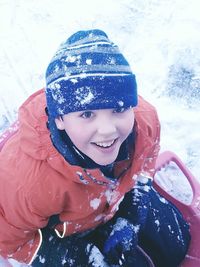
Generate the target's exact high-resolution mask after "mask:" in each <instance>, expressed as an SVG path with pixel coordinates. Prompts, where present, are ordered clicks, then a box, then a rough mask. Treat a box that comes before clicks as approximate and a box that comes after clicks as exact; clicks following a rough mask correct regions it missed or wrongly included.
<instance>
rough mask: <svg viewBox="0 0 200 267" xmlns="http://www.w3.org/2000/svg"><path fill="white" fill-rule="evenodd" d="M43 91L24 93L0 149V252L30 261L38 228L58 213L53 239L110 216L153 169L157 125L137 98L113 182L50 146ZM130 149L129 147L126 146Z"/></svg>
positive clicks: (150, 111)
mask: <svg viewBox="0 0 200 267" xmlns="http://www.w3.org/2000/svg"><path fill="white" fill-rule="evenodd" d="M45 106H46V100H45V94H44V90H40V91H38V92H36V93H35V94H33V95H32V96H30V97H29V98H28V99H27V101H26V102H25V103H24V104H23V105H22V106H21V108H20V110H19V129H18V131H17V133H16V134H15V135H13V136H12V137H11V138H10V139H9V140H8V141H7V142H6V144H5V145H4V147H3V149H2V151H1V152H0V255H2V256H4V257H12V258H14V259H16V260H18V261H21V262H25V263H30V262H31V261H32V260H33V258H34V255H35V254H36V253H37V250H38V249H39V247H40V244H41V241H42V237H41V231H40V230H39V229H41V228H43V227H45V226H46V225H47V223H48V219H49V217H50V216H51V215H53V214H60V221H61V222H63V223H62V224H60V225H58V226H57V227H56V232H57V234H58V236H59V237H63V236H68V235H71V234H72V233H76V232H81V231H85V230H87V229H90V228H94V227H96V226H97V225H99V224H101V223H104V222H106V221H107V220H109V219H110V218H112V216H113V215H114V214H115V212H116V210H117V207H118V205H119V203H120V202H121V200H122V198H123V196H124V194H125V193H126V192H127V191H129V190H130V189H131V188H133V186H134V181H135V177H136V176H137V174H138V173H140V172H143V171H144V172H148V173H149V174H150V175H152V174H153V172H154V165H155V161H156V157H157V154H158V151H159V136H160V124H159V121H158V118H157V113H156V111H155V109H154V108H153V107H152V106H151V105H150V104H149V103H147V102H146V101H145V100H143V99H142V98H139V104H138V107H136V108H135V110H134V112H135V128H136V133H137V137H136V144H135V150H134V151H133V149H132V157H131V159H129V160H124V161H121V162H118V163H117V164H116V166H115V170H114V171H115V174H116V175H120V174H122V175H121V176H120V178H119V179H118V180H117V181H116V182H113V181H111V180H110V179H107V178H106V177H105V176H104V175H103V174H102V172H101V171H100V170H99V169H92V170H91V169H90V170H87V169H83V168H81V167H79V166H71V165H70V164H69V163H68V162H66V160H65V159H64V158H63V156H62V155H61V154H59V153H58V151H57V150H56V149H55V147H54V146H53V145H52V142H51V139H50V133H49V131H48V129H47V127H46V122H47V116H46V114H45ZM130 149H131V148H130Z"/></svg>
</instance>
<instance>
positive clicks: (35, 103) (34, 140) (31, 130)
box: [18, 89, 57, 160]
mask: <svg viewBox="0 0 200 267" xmlns="http://www.w3.org/2000/svg"><path fill="white" fill-rule="evenodd" d="M45 107H46V99H45V94H44V90H43V89H42V90H40V91H37V92H36V93H35V94H33V95H31V96H30V97H29V98H28V99H27V100H26V101H25V102H24V103H23V104H22V106H21V107H20V109H19V132H18V135H19V139H20V140H19V144H20V148H21V149H22V151H24V152H25V153H26V154H27V155H29V156H31V157H32V158H34V159H37V160H44V159H46V158H47V157H49V156H50V155H51V154H52V153H53V154H57V150H56V149H55V148H54V147H53V145H52V143H51V138H50V133H49V130H48V129H47V120H48V117H47V115H46V113H45Z"/></svg>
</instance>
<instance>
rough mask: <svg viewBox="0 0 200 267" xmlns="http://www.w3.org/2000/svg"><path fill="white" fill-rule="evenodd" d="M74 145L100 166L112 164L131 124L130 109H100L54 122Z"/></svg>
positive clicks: (77, 113)
mask: <svg viewBox="0 0 200 267" xmlns="http://www.w3.org/2000/svg"><path fill="white" fill-rule="evenodd" d="M55 122H56V126H57V128H58V129H59V130H65V131H66V133H67V134H68V136H69V137H70V139H71V141H72V142H73V143H74V145H75V146H76V147H77V148H78V149H79V150H80V151H81V152H83V153H84V154H85V155H87V156H88V157H89V158H91V159H92V160H93V161H95V162H96V163H97V164H99V165H107V164H110V163H112V162H114V161H115V160H116V158H117V155H118V153H119V149H120V146H121V144H122V143H123V141H124V140H125V139H126V138H127V137H128V135H129V134H130V133H131V131H132V129H133V125H134V112H133V109H132V108H131V109H126V110H124V109H101V110H88V111H81V112H72V113H69V114H66V115H64V116H63V117H62V118H57V119H55Z"/></svg>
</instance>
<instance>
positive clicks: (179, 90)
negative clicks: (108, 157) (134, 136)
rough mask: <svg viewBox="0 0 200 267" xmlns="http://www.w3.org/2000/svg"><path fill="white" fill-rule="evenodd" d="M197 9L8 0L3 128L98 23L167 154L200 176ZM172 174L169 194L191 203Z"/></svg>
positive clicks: (0, 95) (1, 68) (181, 4)
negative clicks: (128, 70) (65, 49)
mask: <svg viewBox="0 0 200 267" xmlns="http://www.w3.org/2000/svg"><path fill="white" fill-rule="evenodd" d="M199 8H200V2H199V0H191V1H182V0H161V1H159V0H153V1H152V0H143V1H141V0H125V1H124V0H85V1H81V0H74V1H64V0H58V1H56V2H55V1H49V0H43V1H31V0H26V1H25V0H2V1H1V2H0V77H1V87H0V103H1V105H0V131H3V130H4V129H5V128H6V127H8V126H9V125H10V124H11V123H12V122H13V121H14V120H15V119H16V111H17V109H18V107H19V106H20V104H21V103H22V102H23V101H24V100H25V99H26V98H27V97H28V96H29V95H30V94H31V93H33V92H34V91H36V90H37V89H39V88H41V87H43V86H44V84H45V81H44V73H45V70H46V67H47V65H48V63H49V62H50V60H51V58H52V55H53V54H54V52H55V50H56V49H57V48H58V46H59V45H60V43H61V42H62V41H63V40H65V39H66V38H68V37H69V36H70V35H71V34H73V33H74V32H76V31H78V30H82V29H91V28H100V29H103V30H105V32H107V34H108V36H109V37H110V39H111V40H112V41H114V42H115V43H116V44H118V45H119V47H120V49H121V51H123V53H124V55H125V56H126V57H127V59H128V61H129V63H130V64H131V66H132V70H133V72H134V73H135V74H136V77H137V82H138V92H139V93H140V94H141V95H142V96H144V97H145V98H146V99H147V100H149V101H150V102H151V103H152V104H153V105H154V106H156V108H157V111H158V114H159V117H160V120H161V126H162V132H161V151H164V150H172V151H174V152H175V153H176V154H177V155H178V156H179V157H180V158H181V159H182V161H183V162H184V163H185V164H186V166H187V167H188V168H189V169H190V170H191V172H192V173H193V174H194V176H195V177H196V178H197V179H200V174H199V166H200V141H199V132H200V123H199V121H200V105H199V104H200V75H199V73H200V45H199V43H200V35H199V28H200V16H199ZM89 64H90V61H89V60H88V65H89ZM90 99H91V95H89V94H88V98H86V100H87V101H89V100H90ZM171 171H172V174H173V175H171ZM164 174H166V173H164ZM161 176H163V173H162V174H161ZM164 176H165V178H166V175H164ZM168 177H169V179H168V180H167V179H164V182H163V184H164V186H167V187H168V189H169V192H170V193H172V194H173V193H175V195H176V197H180V198H181V199H184V200H185V201H188V199H189V201H191V200H190V198H189V197H190V196H191V192H190V189H189V187H188V184H186V183H185V182H182V181H183V180H184V178H183V176H182V174H180V173H178V174H177V175H174V168H173V167H172V170H170V174H169V173H168ZM172 177H176V178H177V179H178V181H179V182H178V183H177V180H176V179H174V180H173V179H172ZM161 180H162V179H161ZM177 184H178V186H176V187H174V186H175V185H177ZM175 188H176V190H175ZM186 188H187V190H186ZM178 189H179V191H177V190H178ZM174 190H175V192H174ZM183 191H184V195H181V193H180V192H183ZM177 192H178V193H177ZM2 264H3V263H2V262H0V265H2ZM2 266H3V265H2ZM13 266H15V267H16V266H19V265H18V264H14V265H13ZM20 267H21V266H20Z"/></svg>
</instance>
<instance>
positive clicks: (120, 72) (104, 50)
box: [0, 29, 190, 267]
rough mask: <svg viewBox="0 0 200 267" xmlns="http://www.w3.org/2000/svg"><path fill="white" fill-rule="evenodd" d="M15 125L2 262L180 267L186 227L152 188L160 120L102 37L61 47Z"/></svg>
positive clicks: (87, 35) (1, 178) (8, 152)
mask: <svg viewBox="0 0 200 267" xmlns="http://www.w3.org/2000/svg"><path fill="white" fill-rule="evenodd" d="M45 96H46V98H45ZM19 122H20V125H19V130H18V132H17V133H16V134H15V135H14V136H13V137H12V138H10V140H9V141H8V142H7V143H6V145H5V146H4V147H3V150H2V152H1V154H0V185H1V186H0V188H1V189H0V190H1V192H0V208H1V213H0V254H1V255H2V256H4V257H5V258H14V259H16V260H17V261H19V262H24V263H27V264H29V265H32V266H33V267H39V266H46V267H57V266H59V267H60V266H66V267H68V266H76V267H78V266H81V267H84V266H137V267H138V266H140V267H146V266H156V267H159V266H160V267H161V266H162V267H165V266H166V267H169V266H170V267H173V266H178V264H179V263H180V262H181V261H182V259H183V258H184V256H185V253H186V251H187V248H188V245H189V240H190V234H189V229H188V225H187V224H186V222H185V221H184V220H183V218H182V216H181V214H180V213H179V211H178V210H177V209H176V208H175V207H174V206H173V205H172V204H171V203H169V202H167V201H166V200H165V199H163V198H162V197H161V196H159V195H158V193H157V192H156V191H155V190H154V189H153V188H152V186H151V181H152V177H153V175H154V171H155V170H154V167H155V161H156V158H157V155H158V151H159V137H160V136H159V134H160V124H159V120H158V117H157V114H156V111H155V109H154V108H153V107H152V106H151V105H150V104H149V103H147V102H146V101H145V100H144V99H142V98H141V97H138V96H137V85H136V80H135V75H134V74H133V73H132V71H131V69H130V66H129V64H128V62H127V61H126V59H125V58H124V56H123V55H122V54H121V53H120V51H119V49H118V47H117V46H116V45H115V44H113V43H112V42H111V41H110V40H109V39H108V36H107V35H106V34H105V33H104V32H103V31H101V30H96V29H95V30H89V31H80V32H77V33H75V34H74V35H72V36H71V37H70V38H69V39H68V40H67V41H66V42H64V43H63V44H62V45H61V46H60V47H59V49H58V51H57V52H56V54H55V55H54V57H53V58H52V60H51V62H50V64H49V66H48V68H47V71H46V88H45V91H44V90H40V91H38V92H36V93H35V94H34V95H32V96H31V97H29V98H28V100H27V101H26V102H25V103H24V104H23V105H22V107H21V108H20V110H19Z"/></svg>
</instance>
